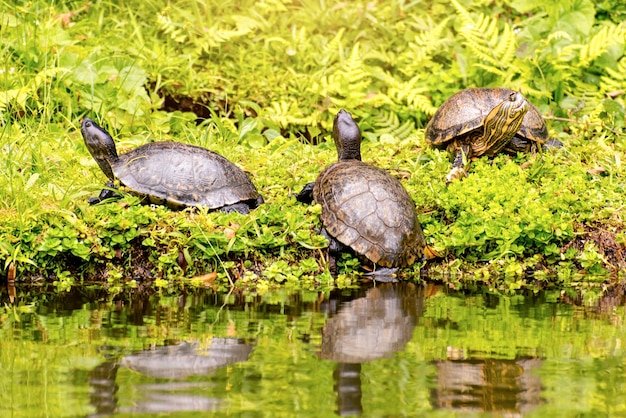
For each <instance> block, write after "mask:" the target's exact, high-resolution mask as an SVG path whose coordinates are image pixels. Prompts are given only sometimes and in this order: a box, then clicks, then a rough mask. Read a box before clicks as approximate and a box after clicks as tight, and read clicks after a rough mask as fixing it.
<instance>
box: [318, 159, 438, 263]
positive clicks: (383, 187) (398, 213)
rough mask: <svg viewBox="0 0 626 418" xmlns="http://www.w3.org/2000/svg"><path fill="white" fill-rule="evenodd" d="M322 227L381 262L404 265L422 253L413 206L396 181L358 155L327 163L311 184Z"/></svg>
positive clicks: (361, 252) (337, 238)
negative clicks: (328, 164) (318, 207)
mask: <svg viewBox="0 0 626 418" xmlns="http://www.w3.org/2000/svg"><path fill="white" fill-rule="evenodd" d="M313 197H314V199H315V201H316V202H317V203H319V204H320V205H321V206H322V214H321V220H322V224H323V225H324V228H325V229H326V232H327V233H328V234H329V235H330V236H332V237H333V238H334V239H336V240H337V241H339V242H340V243H341V244H343V245H345V246H348V247H350V248H352V250H354V251H355V252H356V253H357V254H360V255H362V256H365V257H366V258H367V259H369V260H370V261H372V262H373V263H376V264H378V265H380V266H383V267H389V268H393V267H404V266H407V265H410V264H412V263H413V262H415V261H416V260H417V259H421V258H422V257H423V255H424V248H425V247H426V240H425V238H424V234H423V232H422V228H421V226H420V224H419V222H418V220H417V214H416V211H415V205H414V204H413V200H411V197H410V196H409V194H408V193H407V192H406V190H405V189H404V187H402V185H401V184H400V182H399V181H398V180H397V179H396V178H395V177H393V176H391V175H390V174H389V173H387V172H386V171H385V170H382V169H380V168H378V167H374V166H371V165H369V164H366V163H364V162H361V161H359V160H340V161H338V162H336V163H334V164H331V165H330V166H328V167H327V168H326V169H325V170H324V171H322V173H321V174H320V175H319V176H318V178H317V180H316V181H315V184H314V186H313Z"/></svg>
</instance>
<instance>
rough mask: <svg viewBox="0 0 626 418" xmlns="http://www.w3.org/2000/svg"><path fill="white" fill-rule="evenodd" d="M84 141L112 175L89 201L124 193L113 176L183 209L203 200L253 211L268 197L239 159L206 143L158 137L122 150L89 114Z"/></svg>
mask: <svg viewBox="0 0 626 418" xmlns="http://www.w3.org/2000/svg"><path fill="white" fill-rule="evenodd" d="M80 131H81V134H82V136H83V139H84V140H85V145H86V146H87V149H88V150H89V152H90V153H91V155H92V156H93V158H94V159H95V160H96V162H97V163H98V166H100V169H101V170H102V171H103V172H104V174H105V175H106V176H107V177H108V178H109V180H110V181H109V183H107V186H108V187H107V188H106V189H104V190H103V191H102V192H101V193H100V196H98V197H95V198H91V199H90V200H89V202H90V203H92V204H94V203H98V202H101V201H102V200H104V199H107V198H110V197H115V196H119V195H118V194H117V193H116V192H115V191H113V190H112V188H113V186H114V181H115V180H116V179H117V180H119V182H120V183H121V184H122V185H124V186H126V187H127V188H128V189H130V190H131V191H132V192H134V193H135V194H137V195H139V196H141V197H145V198H147V199H148V200H149V201H150V202H151V203H157V204H166V205H167V206H169V207H171V208H174V209H178V208H183V207H187V206H203V207H206V208H208V209H219V210H221V211H224V212H232V211H237V212H240V213H248V212H249V211H250V209H254V208H256V207H257V206H258V205H259V204H261V203H263V198H262V197H261V195H260V194H259V193H258V191H257V189H256V187H255V186H254V184H252V181H251V180H250V179H249V178H248V176H247V175H246V173H244V172H243V170H241V169H240V168H239V167H237V166H236V165H235V164H233V163H232V162H230V161H229V160H227V159H226V158H225V157H223V156H221V155H219V154H217V153H215V152H213V151H210V150H208V149H206V148H202V147H197V146H194V145H188V144H182V143H179V142H153V143H150V144H145V145H142V146H140V147H137V148H135V149H133V150H131V151H129V152H127V153H125V154H122V155H118V154H117V150H116V148H115V142H114V141H113V138H112V137H111V135H109V133H108V132H107V131H105V130H104V129H102V128H101V127H100V126H98V125H97V124H96V123H95V122H94V121H92V120H91V119H88V118H85V119H83V121H82V123H81V128H80Z"/></svg>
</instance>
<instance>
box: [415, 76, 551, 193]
mask: <svg viewBox="0 0 626 418" xmlns="http://www.w3.org/2000/svg"><path fill="white" fill-rule="evenodd" d="M424 137H425V139H426V141H427V142H428V143H430V144H431V145H432V146H434V147H436V148H439V149H447V150H449V151H452V152H453V153H454V162H453V163H452V170H451V171H450V172H449V173H448V175H447V176H446V181H447V182H451V181H454V180H455V179H459V178H462V177H465V176H466V175H467V169H468V168H469V163H470V161H471V159H472V158H475V157H480V156H482V155H487V156H489V157H493V156H494V155H496V154H498V153H499V152H506V153H510V154H516V153H518V152H532V153H534V152H536V151H537V150H539V151H541V149H542V145H544V144H546V143H548V145H549V146H552V147H559V146H562V143H561V142H560V141H558V140H550V141H548V129H547V128H546V124H545V122H544V120H543V118H542V117H541V114H540V113H539V111H538V110H537V108H536V107H534V106H533V105H532V104H531V103H529V102H528V100H526V98H525V97H524V96H523V95H522V94H521V93H519V92H516V91H514V90H510V89H506V88H468V89H465V90H461V91H460V92H458V93H456V94H454V95H453V96H452V97H450V98H449V99H448V100H446V101H445V103H443V104H442V105H441V106H440V107H439V109H437V111H436V112H435V115H434V116H433V117H432V119H431V120H430V122H428V125H427V126H426V130H425V133H424Z"/></svg>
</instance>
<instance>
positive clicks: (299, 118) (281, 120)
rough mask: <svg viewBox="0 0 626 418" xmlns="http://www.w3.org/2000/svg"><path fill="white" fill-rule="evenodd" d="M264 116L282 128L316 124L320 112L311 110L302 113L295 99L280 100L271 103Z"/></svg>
mask: <svg viewBox="0 0 626 418" xmlns="http://www.w3.org/2000/svg"><path fill="white" fill-rule="evenodd" d="M265 116H266V117H267V118H268V119H269V120H271V121H272V122H275V123H278V124H279V125H280V126H281V127H282V128H286V127H288V126H290V125H295V126H316V125H317V123H318V121H319V119H320V112H319V111H316V110H313V111H312V113H311V114H309V115H304V114H303V113H302V109H300V107H299V106H298V103H297V102H296V101H291V102H286V101H280V102H274V103H272V105H271V106H270V108H269V109H268V110H267V115H265Z"/></svg>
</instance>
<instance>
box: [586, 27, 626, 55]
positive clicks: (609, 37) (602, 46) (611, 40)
mask: <svg viewBox="0 0 626 418" xmlns="http://www.w3.org/2000/svg"><path fill="white" fill-rule="evenodd" d="M625 39H626V25H624V23H622V24H620V25H617V26H603V27H602V28H601V29H600V30H599V31H598V33H596V34H595V35H594V36H593V37H592V38H591V39H590V40H589V43H587V44H586V45H582V47H581V48H580V57H579V58H580V65H582V66H587V65H589V63H591V61H593V60H594V59H596V58H598V57H599V56H600V55H602V54H604V53H605V52H606V51H607V49H608V48H609V47H610V46H612V45H617V44H620V43H621V44H623V43H624V40H625Z"/></svg>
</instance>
